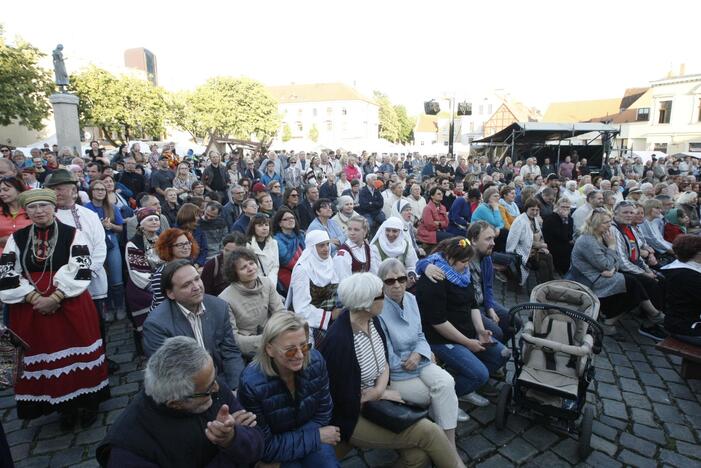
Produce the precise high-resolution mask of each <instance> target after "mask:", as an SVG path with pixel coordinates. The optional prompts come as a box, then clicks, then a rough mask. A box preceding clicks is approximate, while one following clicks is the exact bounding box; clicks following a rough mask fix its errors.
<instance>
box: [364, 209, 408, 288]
mask: <svg viewBox="0 0 701 468" xmlns="http://www.w3.org/2000/svg"><path fill="white" fill-rule="evenodd" d="M370 248H371V249H372V250H373V253H374V255H377V256H378V257H379V258H380V262H383V261H384V260H385V259H387V258H396V259H397V260H399V261H400V262H402V264H403V265H404V268H406V271H407V276H408V277H409V282H408V284H407V288H411V287H412V286H413V285H414V283H415V282H416V262H417V261H418V257H417V256H416V250H414V247H413V246H412V245H411V242H407V240H406V237H405V236H404V222H403V221H402V220H401V219H399V218H395V217H394V216H392V217H390V218H388V219H387V220H385V222H384V223H382V225H381V226H380V228H379V229H378V230H377V233H375V237H373V238H372V241H371V242H370Z"/></svg>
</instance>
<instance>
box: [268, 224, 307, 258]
mask: <svg viewBox="0 0 701 468" xmlns="http://www.w3.org/2000/svg"><path fill="white" fill-rule="evenodd" d="M275 240H276V241H277V245H278V255H279V257H280V265H281V266H285V265H287V264H288V263H290V260H292V258H293V257H294V256H295V253H297V249H298V248H299V247H301V248H302V249H304V238H303V237H302V234H295V233H294V232H293V233H292V234H285V233H284V232H282V231H280V232H278V233H277V234H275Z"/></svg>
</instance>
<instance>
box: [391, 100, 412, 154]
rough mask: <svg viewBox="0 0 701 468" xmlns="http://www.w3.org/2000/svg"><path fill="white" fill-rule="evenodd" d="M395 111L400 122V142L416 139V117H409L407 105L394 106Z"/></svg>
mask: <svg viewBox="0 0 701 468" xmlns="http://www.w3.org/2000/svg"><path fill="white" fill-rule="evenodd" d="M394 112H395V113H396V114H397V121H398V122H399V138H398V141H399V143H404V144H406V143H410V142H411V141H413V140H414V119H412V118H411V117H409V114H408V113H407V111H406V107H404V106H402V105H396V106H394Z"/></svg>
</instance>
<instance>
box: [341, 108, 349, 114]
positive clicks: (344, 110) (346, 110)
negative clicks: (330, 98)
mask: <svg viewBox="0 0 701 468" xmlns="http://www.w3.org/2000/svg"><path fill="white" fill-rule="evenodd" d="M341 115H348V109H346V108H345V107H344V108H343V109H341Z"/></svg>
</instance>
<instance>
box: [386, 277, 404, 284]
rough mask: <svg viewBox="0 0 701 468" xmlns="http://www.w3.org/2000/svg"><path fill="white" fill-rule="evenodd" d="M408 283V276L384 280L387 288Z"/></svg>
mask: <svg viewBox="0 0 701 468" xmlns="http://www.w3.org/2000/svg"><path fill="white" fill-rule="evenodd" d="M406 281H407V277H406V276H397V277H396V278H387V279H385V280H383V283H385V285H387V286H393V285H394V283H396V282H399V284H404V283H406Z"/></svg>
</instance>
